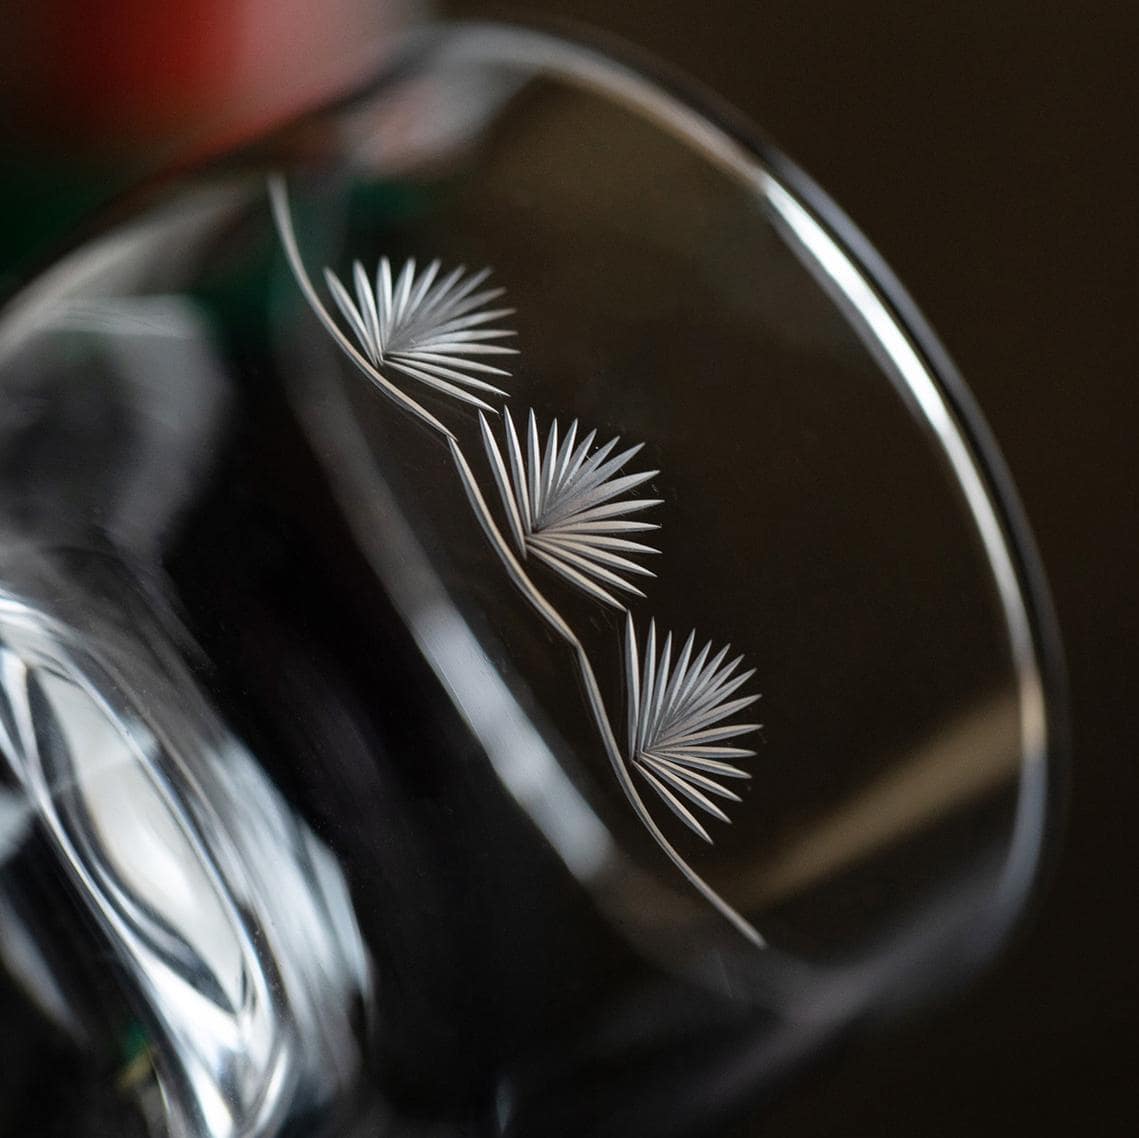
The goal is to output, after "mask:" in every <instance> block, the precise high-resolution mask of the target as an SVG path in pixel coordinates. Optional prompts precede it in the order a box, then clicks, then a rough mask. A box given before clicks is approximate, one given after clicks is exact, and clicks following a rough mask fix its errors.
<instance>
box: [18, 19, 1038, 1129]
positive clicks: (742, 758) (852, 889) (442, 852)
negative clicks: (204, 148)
mask: <svg viewBox="0 0 1139 1138" xmlns="http://www.w3.org/2000/svg"><path fill="white" fill-rule="evenodd" d="M828 218H829V219H830V220H827V219H828ZM852 246H855V247H858V248H861V246H860V245H859V239H858V238H857V237H856V236H855V235H854V234H853V233H852V231H850V230H849V229H848V228H847V227H846V226H845V223H843V222H841V221H835V220H834V214H833V212H832V211H831V208H830V207H829V206H828V205H827V203H826V202H825V200H824V199H823V198H822V197H821V195H819V194H818V192H817V191H815V190H814V189H813V188H811V187H810V186H809V184H808V183H806V181H805V180H804V179H803V178H802V177H801V176H800V175H798V174H797V173H796V172H795V171H794V170H793V169H791V168H790V167H789V166H788V165H787V164H786V163H785V162H784V161H783V160H782V159H781V158H780V157H779V156H777V155H775V154H774V153H773V152H771V151H770V150H769V149H767V148H764V147H762V146H757V145H753V144H751V143H749V142H748V141H746V140H742V139H741V138H740V137H739V135H738V132H736V131H735V130H728V129H725V128H722V127H721V126H720V125H718V124H717V123H716V122H715V121H713V120H712V119H710V118H708V117H706V116H704V115H703V114H702V113H700V112H697V111H696V110H694V109H692V108H691V107H690V106H689V105H688V104H686V103H685V102H683V101H682V100H680V99H678V98H677V97H675V96H673V95H672V94H670V93H669V92H668V91H667V90H666V88H665V86H663V85H661V84H659V83H657V82H656V81H654V80H651V79H647V78H643V77H640V76H639V75H637V74H635V73H634V72H633V71H631V70H629V69H627V68H625V67H624V66H623V65H621V64H618V63H614V62H612V61H609V60H607V59H605V58H603V57H602V56H600V55H598V54H597V53H595V52H593V51H592V50H590V49H587V48H583V47H577V46H573V45H570V44H566V43H563V42H560V41H557V40H555V39H552V38H550V37H548V36H545V35H541V34H538V33H534V32H529V31H523V30H518V29H512V28H506V27H491V26H460V27H457V28H452V29H437V30H434V31H431V32H427V33H421V34H420V35H419V36H418V37H417V38H415V39H414V40H412V41H410V42H409V44H408V46H407V48H406V50H405V51H404V53H403V54H402V56H401V57H400V58H399V60H398V62H397V63H396V64H395V65H394V66H393V67H392V68H391V69H390V70H388V71H387V72H385V74H384V75H382V76H381V77H379V78H378V80H377V81H376V82H375V84H374V85H373V86H372V87H371V88H369V89H368V90H367V91H365V92H362V93H359V94H357V95H356V96H354V97H352V98H350V99H347V100H345V101H344V102H342V103H341V104H339V105H338V106H337V107H336V108H334V109H333V110H330V111H326V112H323V113H320V114H315V115H311V116H309V117H307V118H305V119H303V120H301V121H299V122H297V123H296V124H294V125H293V126H291V127H290V128H289V129H287V130H285V131H283V132H281V133H280V134H278V135H276V136H274V137H272V138H270V139H268V140H266V141H265V142H264V143H263V144H261V145H260V146H258V147H257V148H256V149H255V150H253V151H250V152H246V153H244V154H241V155H239V156H236V157H234V158H231V159H229V160H227V161H225V162H222V163H219V164H215V165H214V166H213V167H211V168H207V169H204V170H201V171H198V172H197V173H195V174H194V175H192V176H187V177H182V178H180V179H179V180H177V181H176V182H168V183H165V184H163V185H161V186H156V187H153V188H152V189H151V190H150V191H149V192H147V193H146V194H143V195H140V196H139V197H138V198H137V199H136V200H135V202H134V203H133V206H132V207H131V209H129V210H127V211H125V212H124V213H123V214H122V216H121V217H120V218H119V219H118V220H117V221H116V222H115V223H114V224H111V225H108V226H107V227H106V228H105V230H104V232H103V233H102V234H101V235H100V236H98V237H96V238H94V239H93V240H91V241H90V242H89V243H87V244H86V245H84V246H82V247H81V248H78V249H76V250H74V251H73V252H72V253H71V254H69V255H68V256H66V257H64V258H62V259H61V260H60V261H59V262H58V263H57V264H56V265H55V266H54V267H53V268H52V269H51V270H49V271H48V272H47V273H46V274H45V275H44V276H43V277H42V278H41V279H40V280H39V281H38V282H36V283H35V284H33V285H32V286H31V287H30V288H29V289H27V290H26V291H25V292H24V293H23V294H21V295H20V296H19V297H17V298H15V300H14V301H13V302H12V303H11V304H10V305H9V306H8V307H7V309H6V310H5V312H4V314H3V317H2V320H0V489H2V494H0V590H2V591H0V691H2V698H0V754H2V755H3V760H4V761H3V763H2V764H0V960H2V964H3V969H2V971H0V993H2V996H0V1001H2V1002H0V1026H2V1031H0V1038H2V1039H3V1040H4V1041H5V1042H4V1044H3V1046H4V1048H5V1051H6V1054H4V1056H3V1070H4V1072H5V1074H4V1080H3V1088H2V1090H0V1129H5V1131H6V1132H7V1129H11V1132H13V1133H16V1132H23V1133H29V1132H35V1133H45V1134H55V1133H59V1134H65V1133H66V1134H75V1135H112V1134H113V1135H128V1134H151V1133H153V1134H167V1133H169V1134H173V1135H203V1136H209V1138H223V1136H224V1138H228V1136H231V1135H232V1136H236V1135H276V1134H282V1135H283V1134H306V1135H310V1134H328V1135H357V1134H361V1135H362V1134H369V1135H386V1134H393V1135H394V1134H399V1135H405V1134H407V1135H420V1134H422V1135H468V1134H482V1133H487V1134H499V1133H508V1134H511V1135H542V1136H549V1135H561V1134H566V1135H569V1134H575V1135H579V1134H594V1135H604V1134H614V1135H617V1134H620V1135H629V1134H641V1133H644V1134H650V1133H651V1134H654V1135H678V1136H679V1135H698V1134H714V1133H716V1131H717V1130H718V1129H719V1128H721V1127H722V1126H723V1125H725V1124H726V1122H727V1121H728V1120H730V1119H731V1118H733V1117H734V1116H736V1115H737V1114H739V1113H740V1112H741V1111H744V1110H746V1109H749V1108H750V1107H751V1105H752V1104H754V1103H755V1102H756V1101H757V1100H759V1099H760V1098H761V1097H762V1096H763V1095H764V1094H765V1093H766V1092H767V1091H768V1090H769V1089H770V1087H771V1086H772V1085H773V1084H774V1083H775V1082H776V1081H778V1080H779V1079H780V1078H782V1077H784V1076H786V1074H787V1073H788V1072H789V1071H790V1070H792V1069H793V1068H794V1067H795V1066H797V1065H798V1064H799V1063H801V1062H802V1061H804V1060H806V1059H808V1058H809V1057H810V1056H811V1055H813V1054H815V1053H817V1052H819V1051H820V1050H821V1049H822V1048H823V1047H824V1046H825V1045H826V1044H827V1042H828V1041H829V1040H831V1039H832V1038H833V1037H834V1036H835V1034H836V1033H837V1032H839V1031H841V1030H842V1029H843V1028H845V1027H847V1026H848V1025H851V1024H853V1023H855V1022H857V1021H859V1020H862V1019H865V1018H866V1017H868V1016H870V1015H873V1014H877V1013H879V1012H882V1011H885V1010H888V1009H890V1008H895V1007H899V1006H908V1005H910V1004H912V1003H913V1002H915V1001H917V1000H920V999H923V998H928V997H929V996H931V995H933V994H935V993H937V992H940V991H943V990H944V989H946V988H947V987H948V986H951V985H953V984H956V983H959V982H960V981H961V980H962V979H963V978H965V977H967V976H968V975H969V974H971V973H972V972H973V971H975V969H976V968H977V967H978V966H979V964H980V963H982V962H983V961H984V960H985V959H986V958H987V957H988V955H989V954H990V953H991V952H992V950H993V949H994V948H995V947H996V946H997V944H998V943H999V942H1000V940H1001V939H1002V937H1003V936H1004V935H1005V933H1006V932H1007V930H1008V928H1009V926H1010V923H1011V922H1012V920H1013V919H1014V918H1015V916H1016V915H1017V913H1018V912H1019V911H1020V909H1021V908H1022V906H1023V903H1024V900H1025V897H1026V893H1027V891H1028V888H1029V885H1030V883H1031V881H1032V878H1033V874H1034V870H1035V866H1036V862H1037V858H1038V854H1039V850H1040V846H1041V841H1042V837H1043V834H1044V832H1045V828H1046V817H1045V804H1046V801H1045V800H1046V797H1047V793H1046V791H1047V769H1048V766H1049V764H1050V763H1051V762H1053V761H1054V756H1053V755H1052V754H1051V751H1052V750H1053V744H1052V735H1053V723H1052V720H1051V718H1050V717H1051V716H1052V715H1053V714H1054V709H1053V706H1052V703H1051V701H1050V697H1049V693H1047V692H1046V684H1045V680H1044V678H1043V673H1044V672H1045V671H1046V661H1045V660H1043V659H1042V654H1043V648H1042V637H1043V634H1042V631H1041V626H1040V621H1041V619H1042V618H1041V611H1042V608H1041V606H1042V604H1043V602H1042V600H1041V598H1040V597H1039V596H1036V595H1034V594H1032V593H1031V592H1030V590H1029V586H1028V583H1027V578H1026V567H1027V568H1028V569H1031V564H1032V554H1031V551H1030V550H1029V549H1028V548H1027V547H1026V545H1025V540H1024V539H1023V538H1022V539H1021V540H1014V539H1013V537H1012V533H1013V530H1014V528H1015V525H1014V522H1013V521H1011V520H1010V511H1015V504H1014V503H1013V502H1012V499H1011V492H1010V491H1009V489H1008V487H1007V485H1005V482H1004V478H1003V475H1002V474H1001V472H1000V469H999V460H998V459H996V457H995V456H994V455H992V454H991V453H988V452H987V447H986V445H985V444H984V443H983V442H982V441H980V440H983V438H984V432H983V428H982V427H981V426H980V424H979V423H978V422H977V421H976V419H975V416H974V415H973V413H972V412H970V411H969V409H968V407H969V404H968V399H967V396H966V395H965V394H964V393H963V391H962V390H961V389H960V387H959V381H957V380H956V379H955V378H954V377H953V376H952V374H950V373H949V371H948V365H946V364H944V363H943V362H942V361H941V357H940V353H939V350H938V349H937V348H936V345H934V344H932V342H931V341H930V340H929V339H928V337H927V334H926V333H925V332H923V331H922V330H921V328H920V326H919V325H918V323H917V318H916V316H912V315H910V314H908V311H907V310H905V308H904V306H905V303H906V302H905V301H904V299H901V298H899V294H898V293H897V292H896V291H895V290H894V287H893V286H892V285H891V284H890V282H889V281H888V280H887V279H886V278H885V277H884V276H883V274H882V273H881V272H880V271H879V270H877V269H876V268H875V267H874V266H873V264H872V263H870V262H869V261H868V260H867V257H865V256H863V255H862V254H859V255H857V256H856V255H855V254H854V253H852V252H851V247H852ZM382 258H386V262H384V261H382V260H381V259H382ZM409 259H414V269H408V270H407V271H404V266H405V265H406V264H407V263H408V261H409ZM435 259H438V262H439V266H438V267H435V266H434V261H435ZM356 261H359V262H360V263H361V265H362V269H361V270H360V272H359V274H357V273H356V272H355V271H354V268H353V266H354V262H356ZM463 266H466V269H465V270H464V272H463V273H462V274H461V275H458V276H456V275H454V274H452V270H453V269H459V268H460V267H463ZM483 266H488V267H493V275H491V276H490V277H489V279H487V280H481V279H480V278H479V277H478V276H477V273H478V272H479V270H481V269H482V268H483ZM326 270H330V272H331V274H332V276H329V275H327V274H326ZM358 275H359V276H360V279H357V277H358ZM497 287H501V288H503V289H505V293H504V294H502V295H497V294H494V293H488V290H492V289H494V288H497ZM464 290H465V291H464ZM373 305H374V309H373V308H372V306H373ZM500 333H501V334H500ZM505 333H510V335H506V334H505ZM502 348H509V349H511V350H512V352H514V353H516V354H505V353H504V352H501V351H498V350H497V349H502ZM487 369H498V370H487ZM506 373H508V374H506ZM480 384H481V385H489V387H488V386H480ZM493 388H497V389H500V391H496V390H492V389H493ZM500 392H501V393H500ZM480 403H481V404H483V405H484V406H483V407H482V408H480V406H479V404H480ZM504 408H506V409H507V410H508V412H509V414H508V415H507V414H506V413H505V412H504V410H503V409H504ZM480 410H481V411H482V416H483V418H482V421H481V422H480ZM531 415H533V427H531ZM555 421H556V424H557V429H556V433H554V432H553V431H552V430H551V426H552V424H553V423H554V422H555ZM574 423H576V424H577V427H576V428H574V427H572V424H574ZM592 431H596V432H597V433H596V436H590V432H592ZM617 436H619V437H620V440H621V441H620V442H619V443H618V444H616V446H615V447H614V448H612V449H611V450H608V451H604V449H603V444H607V443H608V442H609V440H610V439H613V438H615V437H617ZM638 444H639V445H640V447H641V449H639V450H638V451H636V452H635V453H633V454H626V453H625V452H626V450H627V448H630V447H633V446H636V445H638ZM599 448H601V450H602V451H603V453H602V457H601V458H600V459H598V458H595V457H594V456H595V455H597V454H598V452H599ZM982 449H985V451H986V454H987V457H986V454H983V453H982ZM606 463H607V464H608V465H606ZM649 527H652V528H649ZM629 542H632V543H634V544H633V545H629V544H624V543H629ZM646 569H648V570H651V573H652V574H653V575H646V574H645V573H644V572H643V570H646ZM634 590H636V591H634ZM690 630H694V639H692V640H689V639H688V634H689V631H690ZM670 634H671V639H670V638H669V635H670ZM729 642H730V644H731V645H732V648H731V650H730V652H728V653H726V654H723V655H722V654H721V653H720V649H721V648H722V647H723V646H725V645H727V644H729ZM706 643H707V644H708V645H709V648H708V651H707V652H702V651H701V650H702V648H703V647H704V645H705V644H706ZM737 653H740V654H742V661H741V662H740V663H739V664H737V665H735V670H729V669H730V667H731V665H732V661H733V660H734V658H735V656H736V654H737ZM752 670H754V671H752ZM749 673H750V674H749ZM745 677H746V678H745ZM740 679H742V682H741V683H739V684H737V683H736V680H740ZM758 696H762V698H761V699H757V700H753V697H758Z"/></svg>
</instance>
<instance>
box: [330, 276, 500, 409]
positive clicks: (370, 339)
mask: <svg viewBox="0 0 1139 1138" xmlns="http://www.w3.org/2000/svg"><path fill="white" fill-rule="evenodd" d="M440 267H441V266H440V262H439V261H432V262H431V264H429V265H428V266H427V268H426V270H424V272H422V273H420V274H419V275H418V276H417V275H416V271H415V261H414V260H410V261H407V262H406V263H405V264H404V266H403V268H402V269H401V270H400V273H399V276H398V277H396V278H395V280H394V281H393V279H392V269H391V265H390V264H389V262H388V259H387V257H381V258H380V263H379V267H378V268H377V270H376V277H375V282H374V285H373V282H372V281H370V280H369V279H368V274H367V273H366V272H365V271H364V266H363V265H362V264H360V262H359V261H357V262H355V264H354V265H353V266H352V278H353V282H354V284H355V288H356V299H355V300H353V299H352V296H351V295H350V294H349V292H348V289H347V288H345V287H344V285H343V284H341V283H340V280H339V278H338V277H337V276H336V274H335V273H333V272H332V270H331V269H325V270H324V279H325V282H326V283H327V285H328V289H329V292H331V294H332V298H333V300H335V301H336V306H337V308H339V309H340V314H341V315H342V316H343V317H344V319H345V321H346V322H347V324H348V326H349V327H350V328H351V329H352V332H353V334H354V335H355V337H356V339H357V340H359V341H360V346H361V348H363V350H364V353H365V354H366V355H367V357H368V359H369V360H370V361H371V362H372V364H373V366H375V367H377V368H378V367H382V366H385V365H386V366H387V367H390V368H394V369H395V370H397V371H401V372H403V374H404V375H408V376H411V378H412V379H417V380H419V381H420V382H421V383H425V384H426V385H427V386H428V387H430V388H433V389H434V390H435V391H441V392H443V393H444V394H445V395H451V396H453V397H454V398H456V399H459V400H462V402H464V403H470V404H473V405H474V406H476V407H481V408H483V409H484V410H487V411H491V410H493V408H491V406H490V404H488V403H486V402H484V401H483V400H482V399H480V398H479V397H478V395H477V394H475V392H483V393H486V394H490V395H505V394H506V392H505V391H503V390H502V389H501V388H500V387H496V386H494V384H493V383H491V382H490V381H489V380H488V379H487V378H486V377H506V376H509V375H510V373H509V372H507V371H504V370H503V369H502V368H499V367H493V366H492V365H491V364H489V363H486V362H485V357H487V356H502V355H514V354H516V352H515V349H513V348H508V347H506V346H505V345H503V344H500V343H494V342H493V341H497V340H502V339H505V338H506V337H508V336H513V335H514V333H513V332H512V331H508V330H506V329H502V328H497V327H495V326H494V323H493V322H494V321H496V320H501V319H502V318H503V317H506V316H510V315H511V314H512V313H513V312H514V309H513V308H495V309H491V308H488V307H487V306H488V305H489V304H490V303H491V302H492V301H494V300H497V299H498V297H500V296H501V295H502V294H503V293H504V292H505V291H506V290H505V289H501V288H488V289H483V288H481V287H480V286H481V285H482V284H483V283H484V282H485V281H486V279H487V277H489V276H490V269H482V270H481V271H480V272H477V273H473V274H469V275H468V274H467V272H466V269H465V268H463V267H462V266H460V267H459V268H457V269H453V270H452V271H451V272H450V273H448V274H447V275H446V276H445V277H443V278H442V279H441V280H439V279H437V278H438V276H439V269H440ZM476 357H483V358H482V359H479V358H476ZM480 377H482V378H480Z"/></svg>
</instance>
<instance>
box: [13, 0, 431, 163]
mask: <svg viewBox="0 0 1139 1138" xmlns="http://www.w3.org/2000/svg"><path fill="white" fill-rule="evenodd" d="M421 6H422V5H420V4H419V3H417V0H322V2H321V3H313V2H311V0H180V2H179V3H178V4H168V3H163V2H162V0H17V2H16V3H14V4H11V5H9V6H6V9H5V12H6V16H7V23H8V27H7V29H6V31H5V39H6V41H7V46H6V47H5V48H4V54H5V55H6V56H7V59H6V60H5V64H4V66H5V70H7V71H8V72H9V75H8V76H6V77H4V91H5V94H4V96H3V98H4V101H5V102H6V103H8V106H7V107H6V108H5V118H7V120H8V130H9V132H10V133H11V134H12V135H14V136H15V137H16V139H18V143H19V145H20V146H21V147H22V148H26V149H30V150H34V151H51V152H55V153H58V152H59V151H60V150H64V151H67V152H68V153H69V154H70V155H71V156H72V157H73V158H77V157H80V156H81V155H82V154H83V152H85V151H90V150H92V149H96V150H101V149H103V148H105V147H108V146H109V147H111V148H112V150H114V151H116V152H120V153H121V152H123V151H128V152H129V151H132V150H138V149H144V150H147V149H152V148H154V147H156V146H157V147H160V148H162V149H164V150H166V149H168V148H169V147H175V148H177V147H178V146H179V145H185V144H188V143H192V144H193V145H194V147H195V148H198V147H209V146H210V145H211V144H212V143H218V144H222V143H226V144H228V143H231V142H235V141H239V140H240V139H241V138H242V137H245V136H248V135H252V134H255V133H257V132H258V131H260V130H262V129H264V128H265V127H266V126H267V125H269V124H270V123H272V122H275V121H279V120H281V119H283V118H286V117H288V116H289V115H290V114H293V113H295V112H297V111H298V110H300V109H301V108H303V107H305V106H308V105H311V104H312V103H314V102H316V101H319V100H320V99H321V98H324V97H327V96H328V95H330V94H332V93H333V92H334V91H336V90H338V89H341V88H343V87H344V86H346V85H348V84H350V83H351V82H352V81H353V80H354V79H357V78H359V77H361V76H362V75H364V74H366V72H367V71H368V70H369V69H370V68H372V67H374V66H375V65H376V63H377V62H378V61H379V59H380V58H382V55H383V53H384V50H385V48H386V45H388V44H390V43H391V41H392V39H393V37H394V35H395V33H396V32H397V31H398V29H399V28H400V27H401V26H402V25H403V24H404V23H406V22H407V21H408V19H409V18H410V17H411V15H412V14H413V11H415V10H418V9H419V8H420V7H421Z"/></svg>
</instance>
